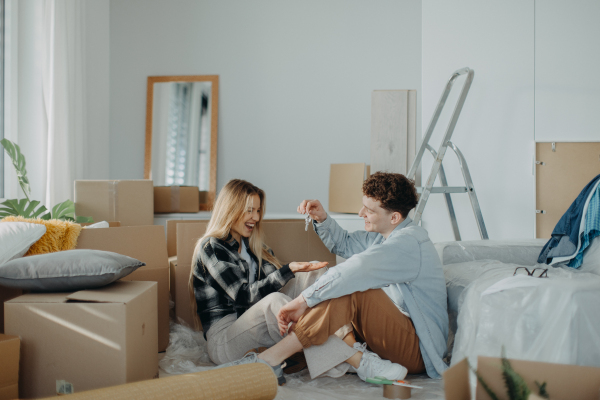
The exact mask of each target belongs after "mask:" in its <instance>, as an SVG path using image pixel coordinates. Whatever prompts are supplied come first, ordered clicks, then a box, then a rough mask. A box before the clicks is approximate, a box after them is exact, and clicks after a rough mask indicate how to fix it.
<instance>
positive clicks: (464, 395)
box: [443, 358, 471, 400]
mask: <svg viewBox="0 0 600 400" xmlns="http://www.w3.org/2000/svg"><path fill="white" fill-rule="evenodd" d="M443 375H444V392H445V394H446V400H463V399H470V398H471V388H470V387H469V363H468V361H467V359H466V358H465V359H464V360H462V361H461V362H459V363H458V364H456V365H454V366H453V367H452V368H450V369H447V370H446V372H444V374H443Z"/></svg>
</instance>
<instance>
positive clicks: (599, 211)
mask: <svg viewBox="0 0 600 400" xmlns="http://www.w3.org/2000/svg"><path fill="white" fill-rule="evenodd" d="M598 235H600V186H598V187H597V188H596V190H595V191H594V194H592V198H591V199H590V204H589V206H588V208H587V211H586V213H585V228H584V230H583V234H582V235H581V238H580V240H581V246H579V251H578V252H577V255H576V256H575V258H573V259H571V261H569V267H573V268H579V267H581V263H582V262H583V252H584V251H585V249H587V248H588V246H589V245H590V242H591V241H592V239H593V238H595V237H596V236H598Z"/></svg>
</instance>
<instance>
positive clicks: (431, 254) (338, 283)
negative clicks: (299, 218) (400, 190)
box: [302, 217, 448, 378]
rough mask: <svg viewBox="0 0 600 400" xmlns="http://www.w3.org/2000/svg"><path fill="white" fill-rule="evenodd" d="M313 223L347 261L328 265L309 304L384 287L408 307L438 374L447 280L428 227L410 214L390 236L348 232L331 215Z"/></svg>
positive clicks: (432, 372)
mask: <svg viewBox="0 0 600 400" xmlns="http://www.w3.org/2000/svg"><path fill="white" fill-rule="evenodd" d="M314 227H315V230H316V232H317V233H318V234H319V237H320V238H321V240H322V241H323V243H324V244H325V245H326V246H327V248H328V249H329V250H330V251H331V252H332V253H335V254H337V255H339V256H340V257H343V258H346V259H347V260H346V261H345V262H343V263H341V264H339V265H337V266H335V267H333V268H330V269H329V270H328V271H327V273H325V274H323V275H322V276H321V277H320V278H319V279H318V280H317V281H316V282H315V283H314V284H313V285H312V286H310V287H309V288H307V289H306V290H304V292H302V295H303V296H304V298H305V299H306V303H307V304H308V306H309V307H314V306H315V305H317V304H319V303H320V302H322V301H325V300H329V299H334V298H338V297H341V296H345V295H348V294H351V293H354V292H359V291H365V290H369V289H378V288H383V290H384V291H385V293H386V294H387V295H388V296H389V297H390V299H391V300H392V301H393V302H394V303H395V304H396V305H397V306H399V307H400V306H401V305H404V308H405V309H406V310H407V311H408V313H409V314H410V317H411V319H412V321H413V324H414V325H415V330H416V332H417V336H418V337H419V347H420V349H421V354H422V356H423V361H424V363H425V368H426V370H427V374H428V375H429V376H430V377H432V378H440V377H441V374H442V372H444V371H445V370H446V368H447V365H446V363H445V362H444V361H443V360H442V358H443V357H444V356H445V352H446V342H447V339H448V310H447V295H446V282H445V279H444V272H443V270H442V264H441V262H440V259H439V257H438V254H437V252H436V250H435V248H434V246H433V243H431V240H430V239H429V236H428V234H427V231H426V230H425V229H423V228H421V227H420V226H417V225H415V224H414V223H413V222H412V220H411V219H410V218H406V220H405V221H403V222H402V223H401V224H400V225H398V226H397V227H396V229H394V231H393V232H392V233H391V234H390V235H389V237H388V238H387V239H385V238H384V237H383V236H382V235H381V234H379V233H376V232H365V231H357V232H352V233H348V232H347V231H345V230H344V229H342V228H341V227H340V226H339V225H338V224H337V222H335V221H334V220H333V219H332V218H330V217H327V219H325V221H323V223H320V224H317V223H315V224H314ZM382 356H383V357H385V354H382Z"/></svg>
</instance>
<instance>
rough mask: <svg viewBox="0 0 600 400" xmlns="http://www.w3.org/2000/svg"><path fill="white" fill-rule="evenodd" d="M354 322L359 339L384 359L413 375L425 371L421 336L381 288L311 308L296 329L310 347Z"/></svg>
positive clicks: (299, 321) (303, 345)
mask: <svg viewBox="0 0 600 400" xmlns="http://www.w3.org/2000/svg"><path fill="white" fill-rule="evenodd" d="M349 323H352V326H353V327H354V332H355V334H356V335H357V336H358V340H362V341H364V342H366V343H367V346H368V347H369V348H370V349H371V350H372V351H374V352H375V353H377V355H379V356H380V357H381V358H383V359H386V360H390V361H392V362H394V363H397V364H400V365H402V366H404V367H406V369H407V370H408V373H409V374H418V373H422V372H425V364H424V363H423V357H422V356H421V350H420V349H419V337H418V336H417V333H416V331H415V327H414V325H413V323H412V321H411V319H410V318H408V317H407V316H406V315H404V314H402V313H401V312H400V310H398V307H396V305H395V304H394V303H393V302H392V300H390V298H389V297H388V296H387V295H386V294H385V292H384V291H383V290H381V289H371V290H367V291H366V292H356V293H352V294H350V295H347V296H343V297H339V298H337V299H331V300H327V301H324V302H322V303H319V304H317V305H316V306H315V307H313V308H310V309H308V310H307V311H306V312H305V313H304V314H303V315H302V317H300V319H299V320H298V323H297V324H296V325H295V326H294V328H293V331H294V332H295V333H296V336H297V337H298V339H299V340H300V343H302V347H304V348H307V347H310V346H312V345H320V344H323V343H325V341H327V339H328V338H329V336H331V335H333V334H334V333H335V332H336V331H337V330H338V329H340V328H341V327H342V326H344V325H346V324H349Z"/></svg>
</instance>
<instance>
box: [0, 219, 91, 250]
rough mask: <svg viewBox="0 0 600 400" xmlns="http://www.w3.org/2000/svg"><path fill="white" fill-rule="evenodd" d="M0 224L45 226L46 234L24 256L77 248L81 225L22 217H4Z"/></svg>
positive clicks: (56, 220)
mask: <svg viewBox="0 0 600 400" xmlns="http://www.w3.org/2000/svg"><path fill="white" fill-rule="evenodd" d="M0 222H29V223H32V224H40V225H45V226H46V233H45V234H44V236H42V237H41V238H40V240H38V241H37V242H35V244H34V245H33V246H31V247H30V248H29V251H28V252H27V253H26V254H25V256H32V255H35V254H45V253H54V252H56V251H63V250H72V249H74V248H75V247H76V246H77V238H78V237H79V233H80V232H81V225H79V224H76V223H74V222H68V221H61V220H58V219H51V220H43V219H31V218H23V217H5V218H4V219H2V220H1V221H0Z"/></svg>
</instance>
